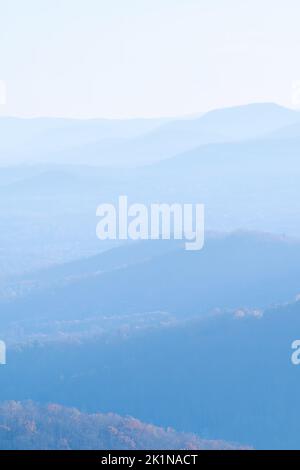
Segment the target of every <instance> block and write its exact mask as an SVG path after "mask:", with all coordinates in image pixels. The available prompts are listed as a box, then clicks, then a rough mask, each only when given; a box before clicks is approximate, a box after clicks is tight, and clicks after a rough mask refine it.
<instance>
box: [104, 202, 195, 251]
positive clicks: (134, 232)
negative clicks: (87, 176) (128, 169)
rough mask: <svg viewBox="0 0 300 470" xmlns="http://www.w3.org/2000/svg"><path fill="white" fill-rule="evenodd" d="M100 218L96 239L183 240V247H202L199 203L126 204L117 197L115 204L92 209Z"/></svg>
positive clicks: (190, 249)
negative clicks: (95, 209) (116, 203)
mask: <svg viewBox="0 0 300 470" xmlns="http://www.w3.org/2000/svg"><path fill="white" fill-rule="evenodd" d="M96 215H97V217H100V218H101V219H100V221H99V222H98V224H97V229H96V233H97V237H98V238H99V239H100V240H128V239H131V240H149V239H150V240H158V239H162V240H171V239H174V240H185V241H186V243H185V249H186V250H189V251H195V250H201V249H202V248H203V246H204V205H203V204H177V203H176V204H156V203H152V204H150V206H149V207H147V206H146V205H144V204H137V203H135V204H131V205H128V198H127V196H120V197H119V200H118V207H117V208H116V206H115V205H113V204H100V205H99V206H98V208H97V211H96Z"/></svg>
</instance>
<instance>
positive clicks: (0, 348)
mask: <svg viewBox="0 0 300 470" xmlns="http://www.w3.org/2000/svg"><path fill="white" fill-rule="evenodd" d="M5 364H6V344H5V343H4V341H0V365H5Z"/></svg>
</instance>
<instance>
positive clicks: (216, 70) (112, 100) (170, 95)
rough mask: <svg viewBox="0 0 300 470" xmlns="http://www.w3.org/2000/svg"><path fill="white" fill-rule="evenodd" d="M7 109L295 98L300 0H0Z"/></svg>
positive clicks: (114, 111)
mask: <svg viewBox="0 0 300 470" xmlns="http://www.w3.org/2000/svg"><path fill="white" fill-rule="evenodd" d="M0 18H1V27H0V58H1V60H0V79H2V80H5V81H6V83H7V103H6V105H5V106H0V113H1V114H2V115H18V116H40V115H42V116H68V117H108V118H115V117H137V116H139V117H142V116H144V117H152V116H176V115H184V114H193V113H198V112H202V111H207V110H209V109H212V108H219V107H225V106H230V105H237V104H242V103H248V102H256V101H274V102H277V103H280V104H283V105H286V106H289V107H291V106H292V85H293V82H294V81H297V80H300V61H299V48H300V28H299V20H300V2H299V0H244V1H241V0H26V1H24V0H0Z"/></svg>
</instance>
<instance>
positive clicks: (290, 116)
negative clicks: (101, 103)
mask: <svg viewBox="0 0 300 470" xmlns="http://www.w3.org/2000/svg"><path fill="white" fill-rule="evenodd" d="M299 122H300V113H298V112H296V111H293V110H290V109H287V108H283V107H281V106H279V105H275V104H272V103H256V104H249V105H245V106H237V107H233V108H226V109H220V110H215V111H210V112H208V113H205V114H203V115H201V116H200V117H195V118H193V117H190V118H189V119H180V118H179V119H132V120H105V119H102V120H84V121H80V120H67V119H56V120H55V119H47V118H41V119H38V118H36V119H34V120H28V119H27V120H21V119H16V118H1V119H0V152H1V158H0V164H5V163H11V162H15V163H20V162H28V163H37V162H39V163H41V162H43V163H52V164H55V163H56V164H57V163H59V164H63V163H76V164H83V163H85V164H93V165H105V166H136V165H138V166H142V165H144V164H147V163H151V162H155V161H159V160H162V159H165V158H169V157H172V156H174V155H176V154H178V153H182V152H185V151H188V150H192V149H193V148H195V147H198V146H199V145H205V144H209V143H217V142H228V141H240V140H245V139H253V138H258V137H260V136H262V135H264V134H267V133H271V132H274V131H277V130H278V129H280V128H283V127H286V126H289V125H293V124H296V123H299Z"/></svg>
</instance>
